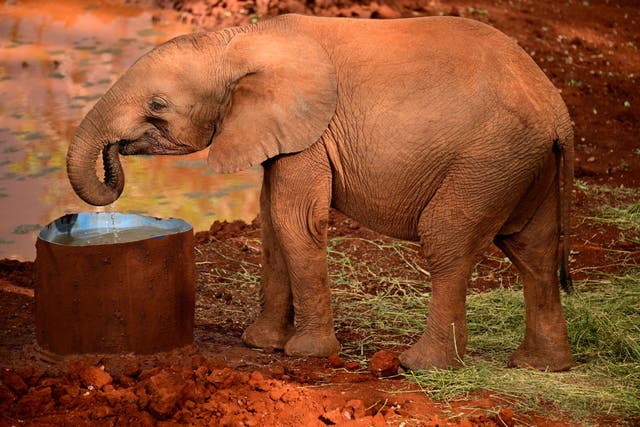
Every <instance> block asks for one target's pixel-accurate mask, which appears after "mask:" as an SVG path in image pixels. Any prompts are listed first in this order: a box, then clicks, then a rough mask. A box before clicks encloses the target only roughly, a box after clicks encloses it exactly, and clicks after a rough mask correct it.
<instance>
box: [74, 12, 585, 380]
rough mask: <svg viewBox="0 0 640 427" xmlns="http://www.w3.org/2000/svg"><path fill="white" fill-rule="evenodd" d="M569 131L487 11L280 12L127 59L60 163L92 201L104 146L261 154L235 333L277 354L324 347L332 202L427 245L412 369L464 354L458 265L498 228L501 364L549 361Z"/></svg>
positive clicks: (214, 159) (555, 339)
mask: <svg viewBox="0 0 640 427" xmlns="http://www.w3.org/2000/svg"><path fill="white" fill-rule="evenodd" d="M572 144H573V134H572V127H571V120H570V118H569V116H568V113H567V109H566V107H565V105H564V103H563V101H562V99H561V97H560V95H559V94H558V91H557V90H556V89H555V88H554V87H553V85H552V84H551V83H550V82H549V80H548V79H547V78H546V77H545V75H544V74H543V72H542V71H541V70H540V69H539V68H538V67H537V66H536V64H535V63H534V62H533V61H532V60H531V58H530V57H529V56H528V55H527V54H526V53H525V52H524V51H523V50H522V49H521V48H519V47H518V46H517V45H516V43H515V42H514V41H513V40H511V39H510V38H509V37H507V36H505V35H504V34H502V33H500V32H498V31H497V30H495V29H493V28H491V27H489V26H487V25H485V24H482V23H479V22H476V21H473V20H467V19H462V18H454V17H429V18H415V19H398V20H388V21H376V20H358V19H341V18H318V17H310V16H297V15H284V16H280V17H277V18H274V19H271V20H266V21H263V22H259V23H257V24H254V25H248V26H242V27H236V28H228V29H225V30H221V31H216V32H211V33H200V34H192V35H186V36H181V37H178V38H175V39H173V40H171V41H169V42H167V43H165V44H163V45H161V46H159V47H157V48H156V49H154V50H152V51H151V52H149V53H147V54H146V55H144V56H143V57H141V58H140V59H139V60H138V61H137V62H136V63H135V64H134V65H133V66H132V67H131V68H130V69H129V70H128V71H127V72H126V73H125V74H124V75H123V76H122V77H121V78H120V79H119V80H118V81H117V82H116V83H115V84H114V85H113V87H112V88H111V89H110V90H109V91H108V92H107V93H106V94H105V95H104V97H102V98H101V99H100V100H99V101H98V102H97V103H96V105H95V106H94V108H93V109H92V110H91V111H90V112H89V113H88V114H87V116H86V117H85V119H84V120H83V121H82V123H81V124H80V126H79V127H78V129H77V131H76V134H75V136H74V138H73V141H72V142H71V145H70V147H69V152H68V157H67V170H68V175H69V179H70V181H71V184H72V186H73V188H74V190H75V191H76V193H77V194H78V195H79V196H80V197H81V198H82V199H83V200H85V201H86V202H87V203H91V204H94V205H105V204H108V203H111V202H113V201H114V200H115V199H117V198H118V197H119V195H120V193H121V192H122V189H123V187H124V174H123V172H122V169H121V167H120V161H119V155H131V154H184V153H191V152H194V151H198V150H202V149H204V148H206V147H209V146H210V147H211V148H210V151H209V164H210V166H211V167H212V168H213V169H214V170H216V171H219V172H223V173H225V172H233V171H238V170H241V169H246V168H249V167H251V166H253V165H257V164H262V166H263V167H264V181H263V185H262V194H261V217H262V226H263V247H264V250H263V262H262V265H263V271H262V288H261V302H262V311H261V314H260V316H259V318H258V319H257V320H256V321H255V323H254V324H253V325H251V326H250V327H249V328H248V329H247V330H246V331H245V333H244V336H243V338H244V341H245V342H246V343H247V344H249V345H251V346H256V347H262V348H276V349H284V351H285V353H286V354H289V355H311V356H327V355H329V354H331V353H333V352H335V351H337V350H338V349H339V344H338V341H337V340H336V337H335V334H334V329H333V324H332V322H333V320H332V314H331V306H330V295H329V286H328V283H327V259H326V243H327V219H328V211H329V208H330V207H334V208H335V209H338V210H340V211H341V212H343V213H345V214H346V215H348V216H350V217H351V218H354V219H355V220H357V221H359V222H360V223H361V224H363V225H365V226H367V227H369V228H371V229H373V230H376V231H378V232H380V233H384V234H386V235H389V236H394V237H397V238H401V239H407V240H414V241H420V242H421V244H422V248H423V253H424V257H425V258H426V260H427V261H428V263H429V266H430V272H431V277H432V281H433V282H432V298H431V302H430V305H429V316H428V318H427V320H426V330H425V332H424V335H422V337H421V338H420V339H419V340H418V341H417V343H416V344H414V345H413V346H412V347H411V348H409V349H408V350H407V351H405V352H404V353H402V355H401V362H402V364H403V365H404V366H405V367H406V368H408V369H414V370H415V369H429V368H434V367H438V368H442V367H446V366H452V365H457V364H458V363H459V357H462V355H463V354H464V352H465V347H466V344H467V329H466V319H465V316H466V314H465V294H466V290H467V282H468V279H469V276H470V274H471V270H472V267H473V265H474V262H475V261H476V260H477V258H478V256H479V255H480V254H481V253H482V252H483V250H485V249H486V248H487V246H488V245H489V244H490V243H491V242H492V241H493V242H494V243H495V244H496V245H497V246H498V247H500V248H501V249H502V250H503V251H504V253H505V254H506V255H507V256H508V257H509V258H510V259H511V260H512V261H513V263H514V264H515V265H516V266H517V268H518V270H519V271H520V273H521V275H522V278H523V281H524V296H525V302H526V332H525V336H524V340H523V342H522V344H521V345H520V347H519V348H518V349H517V350H516V351H515V353H514V354H513V356H512V357H511V360H510V362H509V364H510V365H511V366H521V367H532V368H536V369H549V370H554V371H558V370H565V369H568V368H569V367H570V366H571V363H572V358H571V352H570V348H569V342H568V338H567V328H566V322H565V320H564V318H563V313H562V307H561V305H560V289H559V283H558V282H559V280H558V268H560V281H561V282H562V283H563V284H565V285H567V286H568V285H569V283H570V278H569V275H568V272H567V258H568V251H569V246H568V243H569V242H568V240H569V239H568V236H569V207H570V194H571V182H572V176H573V172H572V169H573V163H572V162H573V145H572ZM100 153H102V156H103V159H104V169H105V177H104V180H101V179H99V178H98V177H97V176H96V172H95V164H96V161H97V157H98V155H100ZM561 234H563V235H564V238H563V239H561V237H560V236H561ZM559 243H560V244H561V245H560V246H562V247H563V251H562V255H561V256H558V252H559V251H558V247H559Z"/></svg>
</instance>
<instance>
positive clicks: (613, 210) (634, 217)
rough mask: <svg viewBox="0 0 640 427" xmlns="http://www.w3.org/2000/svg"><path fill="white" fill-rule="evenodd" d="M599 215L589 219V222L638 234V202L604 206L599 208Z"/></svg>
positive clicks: (639, 228)
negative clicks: (609, 225) (608, 225)
mask: <svg viewBox="0 0 640 427" xmlns="http://www.w3.org/2000/svg"><path fill="white" fill-rule="evenodd" d="M600 212H601V215H599V216H593V217H589V218H588V219H590V220H591V221H594V222H599V223H602V224H611V225H614V226H616V227H618V228H619V229H621V230H623V231H628V230H630V231H633V232H635V233H636V234H639V233H640V202H635V203H631V204H628V205H625V206H611V205H604V206H601V207H600Z"/></svg>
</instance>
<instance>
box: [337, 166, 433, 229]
mask: <svg viewBox="0 0 640 427" xmlns="http://www.w3.org/2000/svg"><path fill="white" fill-rule="evenodd" d="M395 170H398V171H401V170H403V169H401V168H398V169H395ZM403 175H404V176H402V177H394V176H391V175H389V174H384V175H383V176H384V177H385V178H386V179H374V178H372V177H367V178H364V181H365V182H364V183H360V182H358V181H359V179H358V178H357V176H358V174H354V176H350V177H342V178H338V177H335V176H334V186H333V197H332V207H334V208H335V209H337V210H339V211H340V212H342V213H344V214H345V215H347V216H349V217H350V218H352V219H354V220H356V221H357V222H359V223H360V224H362V225H363V226H365V227H367V228H370V229H372V230H374V231H376V232H378V233H381V234H384V235H387V236H390V237H396V238H399V239H404V240H413V241H417V240H419V236H418V221H419V219H420V215H421V213H422V211H423V210H424V208H425V207H426V206H427V204H428V202H429V199H430V198H431V197H432V196H433V194H434V193H435V189H436V188H437V185H427V183H425V182H424V181H432V180H431V179H430V177H429V174H425V173H424V172H422V174H420V175H418V174H410V173H409V174H403ZM365 176H366V175H365ZM421 181H422V182H421Z"/></svg>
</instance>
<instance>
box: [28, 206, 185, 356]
mask: <svg viewBox="0 0 640 427" xmlns="http://www.w3.org/2000/svg"><path fill="white" fill-rule="evenodd" d="M194 257H195V254H194V236H193V229H192V227H191V225H190V224H189V223H187V222H185V221H183V220H181V219H175V218H171V219H158V218H152V217H147V216H141V215H132V214H121V213H108V212H98V213H89V212H87V213H78V214H70V215H65V216H63V217H61V218H59V219H57V220H55V221H53V222H52V223H51V224H49V225H47V226H46V227H44V228H43V229H42V230H41V231H40V234H39V235H38V239H37V241H36V262H35V270H36V277H35V279H36V280H35V284H36V288H35V303H36V310H35V311H36V316H35V317H36V322H35V323H36V339H37V342H38V345H39V346H40V347H41V348H42V349H43V350H45V351H48V352H52V353H55V354H59V355H67V354H83V353H108V354H122V353H131V352H133V353H137V354H150V353H155V352H159V351H167V350H171V349H174V348H178V347H182V346H185V345H189V344H191V343H192V342H193V323H194V311H195V259H194Z"/></svg>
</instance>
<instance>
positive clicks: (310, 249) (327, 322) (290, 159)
mask: <svg viewBox="0 0 640 427" xmlns="http://www.w3.org/2000/svg"><path fill="white" fill-rule="evenodd" d="M315 148H317V149H316V150H314V148H311V149H309V150H307V151H305V152H303V153H299V154H297V155H294V156H286V157H282V158H279V159H277V160H276V161H273V162H272V163H270V164H269V165H268V166H266V167H265V182H266V184H265V185H267V186H268V187H269V191H268V193H269V197H270V198H269V200H268V201H265V202H266V203H265V204H266V205H268V206H265V208H269V209H270V215H271V221H272V225H273V236H272V237H273V238H274V240H275V242H276V244H277V246H278V247H279V248H280V253H281V254H282V258H283V260H284V265H286V269H287V274H288V280H289V285H290V289H291V301H292V303H293V309H294V317H295V334H294V335H293V336H292V337H291V338H290V339H289V340H288V341H287V343H286V345H285V347H284V350H285V353H286V354H288V355H294V356H318V357H323V356H328V355H330V354H331V353H334V352H336V351H338V350H339V344H338V340H337V339H336V336H335V333H334V329H333V316H332V312H331V298H330V290H329V285H328V279H327V249H326V246H327V224H328V220H329V204H330V201H331V169H330V167H329V165H328V162H327V160H326V154H324V150H322V149H321V148H322V147H321V146H316V147H315ZM265 297H268V296H267V295H266V294H265ZM265 304H266V303H265Z"/></svg>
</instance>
